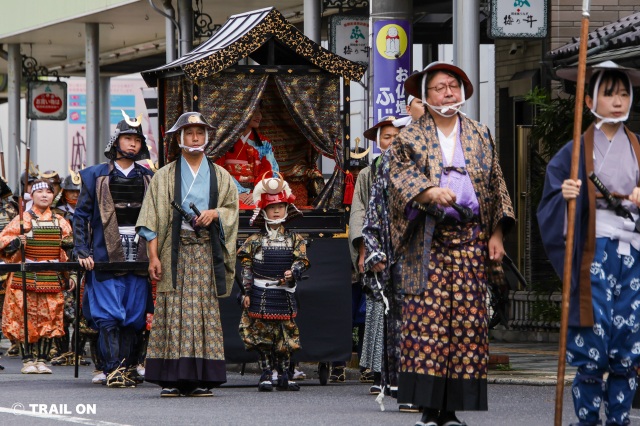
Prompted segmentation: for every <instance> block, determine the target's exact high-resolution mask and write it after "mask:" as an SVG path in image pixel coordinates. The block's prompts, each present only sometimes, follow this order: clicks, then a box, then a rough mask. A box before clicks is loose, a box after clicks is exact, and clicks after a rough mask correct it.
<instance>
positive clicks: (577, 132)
mask: <svg viewBox="0 0 640 426" xmlns="http://www.w3.org/2000/svg"><path fill="white" fill-rule="evenodd" d="M588 37H589V0H583V1H582V28H581V31H580V50H579V54H578V81H577V84H576V107H575V114H574V116H573V150H572V152H571V172H570V175H569V179H572V180H577V179H578V166H579V162H580V139H581V136H582V108H583V104H584V80H585V74H586V70H587V38H588ZM587 155H590V154H589V153H587ZM586 184H587V182H585V187H586ZM575 220H576V199H575V198H574V199H571V200H568V201H567V238H566V246H565V247H566V249H565V253H564V270H563V274H562V317H561V322H560V348H559V351H558V377H557V381H556V411H555V421H554V425H555V426H562V399H563V395H564V375H565V356H566V352H567V328H568V325H569V297H570V290H571V264H572V263H573V242H574V237H575Z"/></svg>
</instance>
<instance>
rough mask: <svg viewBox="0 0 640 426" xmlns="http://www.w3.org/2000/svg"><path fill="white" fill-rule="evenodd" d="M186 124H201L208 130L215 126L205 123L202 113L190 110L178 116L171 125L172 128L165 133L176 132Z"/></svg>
mask: <svg viewBox="0 0 640 426" xmlns="http://www.w3.org/2000/svg"><path fill="white" fill-rule="evenodd" d="M187 126H202V127H205V128H207V129H209V130H214V129H215V127H213V126H212V125H211V124H209V123H207V120H205V119H204V116H203V115H202V114H200V113H199V112H195V111H192V112H185V113H184V114H182V115H181V116H180V117H178V120H177V121H176V123H175V124H174V125H173V127H172V128H170V129H169V130H167V133H176V132H178V131H179V130H182V129H183V128H185V127H187Z"/></svg>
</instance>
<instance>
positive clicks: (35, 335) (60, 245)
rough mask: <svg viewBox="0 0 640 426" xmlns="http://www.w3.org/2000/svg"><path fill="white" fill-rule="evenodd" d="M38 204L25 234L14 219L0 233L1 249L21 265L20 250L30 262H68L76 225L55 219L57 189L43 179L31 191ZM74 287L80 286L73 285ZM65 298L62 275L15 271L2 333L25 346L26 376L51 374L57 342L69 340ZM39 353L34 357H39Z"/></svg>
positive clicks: (29, 215) (25, 215)
mask: <svg viewBox="0 0 640 426" xmlns="http://www.w3.org/2000/svg"><path fill="white" fill-rule="evenodd" d="M31 196H32V199H33V204H32V206H31V208H30V209H29V210H28V211H26V212H24V213H23V220H24V232H22V233H21V232H20V218H19V217H15V218H14V219H13V220H12V221H11V222H10V223H9V224H8V225H7V226H6V227H5V228H4V230H3V231H2V233H0V249H3V257H4V258H5V260H6V261H7V262H11V263H16V262H20V261H21V255H20V247H21V246H23V245H24V250H25V258H26V260H27V261H29V262H47V261H61V262H65V261H66V260H67V255H66V253H65V251H64V249H65V248H69V246H70V245H71V244H72V237H71V226H70V225H69V223H68V222H67V221H66V220H64V218H62V216H59V215H56V214H53V213H52V212H51V209H50V206H51V202H52V201H53V188H52V186H51V184H50V183H49V182H47V181H44V180H36V181H35V182H34V183H33V185H32V187H31ZM23 273H25V274H26V287H27V297H26V299H27V312H28V317H27V318H28V319H27V321H28V322H27V325H28V342H29V345H31V344H33V345H34V346H35V349H36V350H35V351H33V350H32V348H29V349H27V348H26V346H27V345H25V344H24V343H23V342H25V333H24V321H23V312H24V311H23V295H22V288H23V287H22V286H23V283H22V275H21V274H23ZM69 285H70V287H71V288H73V287H74V286H75V282H74V281H73V280H72V281H71V282H70V283H69ZM63 309H64V297H63V295H62V278H61V277H60V275H59V274H58V273H57V272H49V271H43V272H16V273H13V274H11V275H9V279H8V280H7V294H6V299H5V312H4V316H3V317H2V332H3V334H4V335H5V336H7V337H8V338H9V339H11V340H15V341H18V342H22V343H21V346H22V348H21V349H22V350H21V352H22V356H23V364H24V365H23V368H22V370H21V371H22V373H23V374H43V373H45V374H51V370H50V369H49V368H48V367H47V365H46V364H45V362H46V361H47V359H48V356H49V351H50V349H51V344H52V339H54V338H57V337H61V336H63V335H64V327H63V319H62V315H63ZM34 352H35V354H34Z"/></svg>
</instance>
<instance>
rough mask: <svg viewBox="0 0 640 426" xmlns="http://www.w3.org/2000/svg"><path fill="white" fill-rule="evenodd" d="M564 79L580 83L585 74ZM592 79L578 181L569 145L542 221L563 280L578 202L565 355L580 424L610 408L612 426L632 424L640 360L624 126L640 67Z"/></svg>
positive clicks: (637, 262) (634, 199)
mask: <svg viewBox="0 0 640 426" xmlns="http://www.w3.org/2000/svg"><path fill="white" fill-rule="evenodd" d="M557 74H558V76H559V77H561V78H565V79H568V80H576V78H577V69H575V68H569V69H564V70H560V71H558V73H557ZM587 78H588V79H589V86H588V93H587V94H586V96H585V104H586V105H587V107H588V108H589V110H590V111H591V113H592V114H593V116H594V117H595V123H593V124H591V125H590V126H589V127H588V128H587V130H586V131H585V132H584V134H583V135H582V138H581V140H580V144H581V151H580V165H579V179H577V180H571V179H569V171H570V168H571V151H572V144H573V142H569V143H568V144H567V145H565V146H564V147H563V148H562V149H561V150H560V151H558V153H557V154H556V155H555V156H554V157H553V158H552V159H551V161H550V162H549V164H548V166H547V174H546V178H545V185H544V192H543V195H542V200H541V202H540V204H539V206H538V222H539V225H540V234H541V236H542V241H543V244H544V247H545V250H546V252H547V255H548V256H549V260H550V261H551V263H552V265H553V266H554V268H555V270H556V272H557V273H558V275H560V276H562V275H563V269H564V252H565V239H564V237H565V233H566V230H565V227H566V220H565V219H566V217H565V216H566V206H567V200H570V199H575V200H576V216H575V228H574V229H575V240H574V259H573V263H572V265H573V266H572V274H571V278H572V279H571V293H570V294H571V298H570V303H569V323H568V331H567V348H566V359H567V362H568V363H569V364H571V365H573V366H575V367H577V372H576V376H575V379H574V381H573V392H572V394H573V403H574V409H575V413H576V416H577V417H578V423H577V424H578V425H598V424H601V423H600V408H601V405H602V403H604V408H605V410H604V411H605V415H606V417H607V422H606V424H607V425H628V424H631V420H630V418H629V411H630V410H631V403H632V400H633V397H634V394H635V392H636V388H637V374H636V369H637V368H638V365H639V364H640V332H639V330H638V321H637V319H636V318H638V317H640V278H638V277H640V234H638V229H639V227H638V223H637V222H636V221H637V218H638V206H640V188H639V187H638V182H639V180H640V179H639V176H640V144H639V143H638V135H636V134H635V133H633V132H631V131H630V130H629V129H628V128H627V127H626V126H625V125H624V122H625V121H626V120H627V118H628V116H629V111H630V108H631V105H632V104H633V90H632V89H633V86H640V71H638V70H635V69H630V68H624V67H621V66H619V65H617V64H615V63H614V62H611V61H606V62H603V63H601V64H598V65H594V66H593V67H590V68H589V69H587ZM591 173H594V174H595V175H596V176H597V178H599V180H600V182H602V184H604V187H605V188H606V189H607V190H608V191H610V192H611V193H612V194H613V197H614V199H613V200H614V202H613V203H609V202H607V201H606V200H605V199H604V198H603V194H602V192H601V191H600V190H596V187H595V186H594V184H592V183H591V182H589V181H587V177H588V176H589V175H590V174H591ZM583 185H584V188H583ZM605 192H606V190H605ZM615 206H618V208H617V209H616V208H615ZM605 373H607V374H608V375H607V378H606V379H605V378H604V376H605Z"/></svg>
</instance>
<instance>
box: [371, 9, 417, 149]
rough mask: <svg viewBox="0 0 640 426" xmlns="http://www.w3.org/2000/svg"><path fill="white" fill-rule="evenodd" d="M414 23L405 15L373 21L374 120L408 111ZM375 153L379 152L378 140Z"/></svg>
mask: <svg viewBox="0 0 640 426" xmlns="http://www.w3.org/2000/svg"><path fill="white" fill-rule="evenodd" d="M410 36H411V23H410V22H409V21H406V20H402V19H394V20H382V21H376V22H374V23H373V40H372V42H373V43H372V44H373V46H372V52H373V72H374V74H373V92H372V94H371V99H372V100H373V124H377V123H378V122H379V121H380V120H382V118H383V117H387V116H390V115H392V116H395V117H399V116H401V115H407V111H406V108H405V107H406V105H407V101H406V97H405V93H404V81H405V80H406V79H407V77H409V70H410V69H411V45H410ZM373 152H374V153H379V152H380V150H379V149H378V146H377V144H376V145H375V146H374V151H373Z"/></svg>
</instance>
